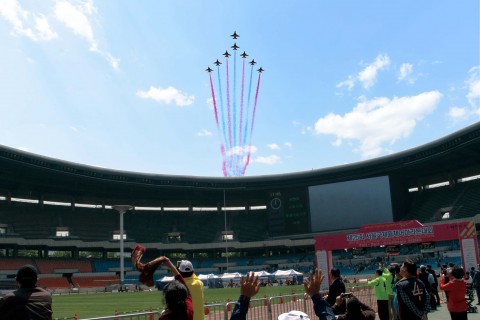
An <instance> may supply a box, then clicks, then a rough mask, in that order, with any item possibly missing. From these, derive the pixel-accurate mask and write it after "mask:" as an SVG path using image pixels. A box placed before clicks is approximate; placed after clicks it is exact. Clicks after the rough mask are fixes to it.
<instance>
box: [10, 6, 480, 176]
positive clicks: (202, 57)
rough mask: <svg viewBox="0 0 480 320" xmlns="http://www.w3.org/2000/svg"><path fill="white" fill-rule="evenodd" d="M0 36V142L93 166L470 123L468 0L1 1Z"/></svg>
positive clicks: (352, 140)
mask: <svg viewBox="0 0 480 320" xmlns="http://www.w3.org/2000/svg"><path fill="white" fill-rule="evenodd" d="M234 31H235V32H236V33H237V34H238V35H239V37H238V38H237V39H233V37H231V36H230V35H232V34H233V32H234ZM234 43H235V44H236V45H238V46H239V47H240V48H239V49H238V50H237V51H235V50H233V49H232V48H231V47H232V46H233V45H234ZM0 44H1V46H0V48H1V49H0V144H1V145H5V146H9V147H13V148H18V149H20V150H23V151H27V152H32V153H35V154H39V155H42V156H47V157H52V158H56V159H61V160H65V161H71V162H75V163H80V164H85V165H91V166H96V167H101V168H109V169H115V170H126V171H134V172H143V173H153V174H168V175H170V174H172V175H193V176H209V177H210V176H214V177H217V176H219V177H221V176H224V175H228V176H241V175H245V176H259V175H271V174H282V173H290V172H300V171H308V170H312V169H321V168H327V167H332V166H338V165H344V164H349V163H355V162H359V161H364V160H368V159H372V158H378V157H382V156H385V155H389V154H394V153H396V152H401V151H404V150H408V149H410V148H414V147H417V146H421V145H423V144H425V143H428V142H431V141H434V140H436V139H439V138H442V137H444V136H446V135H448V134H450V133H452V132H455V131H457V130H460V129H462V128H465V127H466V126H468V125H471V124H473V123H476V122H478V121H479V120H480V8H479V1H478V0H464V1H453V0H451V1H446V0H425V1H418V0H405V1H389V2H385V1H373V0H372V1H357V0H344V1H334V0H330V1H313V0H312V1H307V0H304V1H301V0H299V1H286V0H285V1H278V0H276V1H274V0H266V1H250V0H244V1H224V0H218V1H213V0H204V1H198V0H185V1H175V0H163V1H157V0H152V1H126V0H102V1H94V0H84V1H80V0H78V1H73V0H58V1H55V0H44V1H36V0H32V1H18V0H1V1H0ZM225 51H228V52H229V53H230V54H231V56H230V57H229V58H228V59H226V58H225V56H224V55H222V54H223V53H225ZM244 51H245V52H246V53H247V54H248V57H247V58H245V59H243V58H242V57H241V56H240V54H241V53H243V52H244ZM217 59H218V60H219V61H220V62H222V64H221V65H219V66H218V67H217V66H216V65H215V64H214V61H216V60H217ZM251 59H254V60H255V62H257V64H255V65H254V66H253V67H252V66H251V65H250V64H249V62H250V61H251ZM243 63H245V66H244V65H243ZM208 67H210V68H211V69H212V70H213V71H212V72H211V73H208V72H206V71H205V70H206V69H207V68H208ZM227 67H228V72H229V73H228V77H227ZM260 67H261V68H262V69H263V70H264V71H263V72H262V73H259V72H258V71H257V69H258V68H260ZM210 77H211V78H212V79H211V81H210ZM242 88H243V90H242ZM212 89H213V92H214V93H213V94H212Z"/></svg>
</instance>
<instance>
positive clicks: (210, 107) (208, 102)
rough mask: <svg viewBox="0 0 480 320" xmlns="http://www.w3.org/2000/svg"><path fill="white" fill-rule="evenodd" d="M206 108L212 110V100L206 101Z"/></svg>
mask: <svg viewBox="0 0 480 320" xmlns="http://www.w3.org/2000/svg"><path fill="white" fill-rule="evenodd" d="M207 106H208V109H210V110H214V109H215V108H214V105H213V98H208V99H207Z"/></svg>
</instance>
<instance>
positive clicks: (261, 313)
mask: <svg viewBox="0 0 480 320" xmlns="http://www.w3.org/2000/svg"><path fill="white" fill-rule="evenodd" d="M349 291H350V292H352V293H353V294H354V295H355V297H357V298H358V299H359V300H360V301H362V302H363V303H365V304H367V305H369V306H371V307H372V309H374V310H375V311H376V309H377V303H376V299H375V294H374V291H373V288H372V287H368V286H361V287H352V288H351V289H350V290H349ZM235 303H236V302H228V303H226V304H223V303H220V304H208V305H205V309H204V312H205V320H228V319H230V316H231V314H232V311H233V308H234V307H235ZM291 310H297V311H302V312H304V313H306V314H308V315H309V317H310V319H316V316H315V311H314V309H313V303H312V302H311V299H310V297H309V296H308V295H307V294H291V295H285V296H275V297H270V298H267V297H263V298H257V299H252V300H250V306H249V311H248V314H247V319H252V320H253V319H255V320H274V319H277V318H278V316H279V315H281V314H282V313H287V312H289V311H291ZM160 313H161V312H160V311H150V312H142V313H133V314H124V315H114V316H108V317H100V318H89V319H82V320H124V319H126V320H143V319H145V320H154V319H155V320H156V319H158V317H159V316H160Z"/></svg>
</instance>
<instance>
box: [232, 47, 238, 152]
mask: <svg viewBox="0 0 480 320" xmlns="http://www.w3.org/2000/svg"><path fill="white" fill-rule="evenodd" d="M232 114H233V147H236V146H237V50H234V53H233V112H232Z"/></svg>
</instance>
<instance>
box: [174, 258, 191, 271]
mask: <svg viewBox="0 0 480 320" xmlns="http://www.w3.org/2000/svg"><path fill="white" fill-rule="evenodd" d="M178 271H180V272H192V271H193V265H192V263H191V262H190V261H188V260H182V261H180V265H179V266H178Z"/></svg>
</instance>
